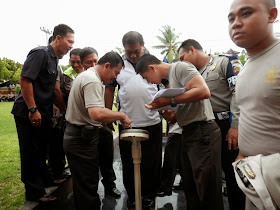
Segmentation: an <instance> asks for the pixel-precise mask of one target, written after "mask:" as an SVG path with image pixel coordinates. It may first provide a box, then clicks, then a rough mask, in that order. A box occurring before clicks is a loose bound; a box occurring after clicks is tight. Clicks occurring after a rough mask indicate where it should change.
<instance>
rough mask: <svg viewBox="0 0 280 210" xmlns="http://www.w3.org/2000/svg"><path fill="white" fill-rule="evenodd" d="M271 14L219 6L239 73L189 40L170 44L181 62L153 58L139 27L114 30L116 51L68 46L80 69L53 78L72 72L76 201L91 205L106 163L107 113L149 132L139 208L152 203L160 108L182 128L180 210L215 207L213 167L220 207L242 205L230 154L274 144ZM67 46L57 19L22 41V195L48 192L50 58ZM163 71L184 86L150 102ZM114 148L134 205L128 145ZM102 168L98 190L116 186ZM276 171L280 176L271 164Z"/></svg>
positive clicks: (54, 93) (261, 7)
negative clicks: (47, 34) (45, 41)
mask: <svg viewBox="0 0 280 210" xmlns="http://www.w3.org/2000/svg"><path fill="white" fill-rule="evenodd" d="M276 17H277V9H276V8H275V1H274V0H257V1H256V0H234V1H233V3H232V5H231V7H230V12H229V15H228V19H229V35H230V37H231V39H232V41H233V42H234V43H235V44H236V45H238V46H240V47H244V48H245V49H246V50H247V53H248V56H249V60H248V61H247V63H246V65H245V66H244V67H243V68H242V70H241V67H242V65H241V64H240V62H239V61H238V58H237V57H236V56H233V55H228V54H224V55H219V56H214V55H207V54H206V53H204V52H203V48H202V46H201V45H200V44H199V43H198V42H197V41H196V40H193V39H188V40H186V41H184V42H183V43H182V44H181V46H180V47H179V49H178V54H179V58H180V62H175V63H172V64H169V63H164V62H161V61H160V60H158V59H157V58H156V57H155V56H153V55H150V54H149V52H148V50H147V49H146V48H145V47H144V39H143V37H142V35H141V34H140V33H139V32H136V31H129V32H128V33H126V34H125V35H124V36H123V39H122V43H123V47H124V55H123V56H122V57H121V56H120V55H119V54H118V53H116V52H108V53H106V54H105V55H104V56H102V57H101V58H100V59H99V60H98V54H97V52H96V53H93V54H92V55H90V56H88V54H87V51H90V48H86V49H82V50H78V51H79V53H77V54H74V52H75V51H74V50H73V57H71V56H72V54H70V63H71V62H72V64H73V68H74V70H75V68H76V67H77V68H78V65H80V64H85V65H83V69H84V70H86V71H83V72H81V73H79V72H77V73H79V75H75V72H74V71H72V72H71V71H70V70H69V71H66V72H65V73H64V74H65V75H66V76H67V77H68V78H67V77H64V82H66V83H67V82H70V80H73V82H71V83H72V84H71V89H70V88H68V89H67V88H66V92H65V94H66V95H64V96H67V95H68V94H69V97H68V103H67V108H66V115H65V119H66V128H65V132H64V138H63V147H64V151H65V154H66V157H67V160H68V163H69V166H70V170H71V173H72V178H73V193H74V201H75V207H76V209H83V210H84V209H100V205H101V204H100V199H99V195H98V193H97V189H98V182H99V168H100V169H102V166H103V167H104V165H103V164H105V163H104V160H105V158H106V157H105V156H104V154H102V153H105V152H104V151H106V150H107V149H108V148H110V149H109V153H108V154H112V130H111V129H110V128H112V123H113V122H115V121H119V132H121V131H122V130H123V129H129V128H137V129H144V130H147V131H148V132H149V140H148V141H145V142H142V143H141V147H142V161H141V188H142V205H143V207H144V208H152V207H154V205H155V203H154V201H155V197H156V196H157V195H158V193H159V192H160V191H164V190H165V189H162V188H160V185H161V180H160V177H161V166H162V162H161V160H162V156H161V155H162V127H161V117H160V113H161V114H162V116H163V117H164V118H165V119H166V120H167V121H168V122H177V124H178V125H179V126H180V128H181V129H182V134H181V136H182V139H181V145H180V146H179V147H180V154H181V156H180V161H181V169H182V179H183V189H184V193H185V198H186V203H187V209H188V210H197V209H211V210H212V209H213V210H214V209H215V210H219V209H223V208H224V207H223V197H222V178H221V175H222V170H223V171H224V173H225V179H226V184H227V190H228V198H229V205H230V209H231V210H232V209H239V210H240V209H245V195H244V193H243V192H242V191H241V190H240V189H239V187H238V185H237V183H236V180H235V176H234V169H233V167H232V163H233V162H234V161H235V160H239V159H241V158H245V157H247V156H254V155H257V154H262V155H270V154H274V153H279V152H280V144H279V136H280V133H279V132H280V130H279V124H280V122H279V120H280V113H279V110H280V103H279V96H280V92H279V87H280V85H279V81H280V72H279V71H280V70H279V69H280V66H279V65H280V64H279V62H278V60H277V56H278V55H279V43H280V42H279V40H278V39H276V38H275V36H274V34H273V26H272V24H273V23H274V21H275V20H276ZM260 31H261V32H262V33H259V32H260ZM73 44H74V31H73V30H72V29H71V28H70V27H69V26H67V25H64V24H60V25H58V26H56V27H55V28H54V33H53V41H52V42H51V44H50V45H48V46H47V47H38V48H35V49H33V50H31V51H30V53H29V54H28V57H27V60H26V61H25V63H24V66H23V69H22V73H21V77H20V84H21V92H20V93H19V95H18V97H17V99H16V101H15V104H14V107H13V110H12V113H13V114H14V118H15V122H16V127H17V132H18V137H19V143H20V154H21V166H22V181H23V183H24V184H25V190H26V199H27V200H37V201H38V200H40V201H53V200H55V198H54V197H51V196H47V195H45V193H46V192H45V189H44V187H46V186H47V185H48V184H49V182H50V179H49V177H48V176H47V174H48V173H47V171H46V170H47V167H46V159H45V154H46V153H45V148H46V147H45V144H46V143H47V136H48V135H47V133H48V129H49V122H48V120H49V119H50V118H51V117H52V113H53V103H55V105H56V106H58V108H59V109H60V110H64V108H63V104H62V101H63V100H61V98H62V94H61V93H59V90H58V88H57V87H56V83H59V80H58V82H56V78H57V74H58V72H57V65H58V64H57V61H58V59H61V58H62V57H63V55H65V54H66V53H67V52H68V51H69V50H70V49H71V48H72V45H73ZM83 50H84V51H83ZM85 51H86V52H85ZM71 52H72V51H71ZM75 56H76V57H75ZM78 57H79V58H78ZM71 58H72V60H71ZM79 59H80V61H79ZM86 60H87V61H86ZM182 61H184V62H182ZM79 62H80V63H79ZM75 65H76V67H75ZM256 73H257V74H256ZM69 79H70V80H69ZM163 79H165V80H168V83H169V86H170V87H173V88H186V92H185V93H183V94H181V95H178V96H175V97H171V98H166V97H159V98H157V99H154V100H153V96H154V95H155V93H156V92H157V91H158V89H159V87H158V85H159V84H160V83H161V82H162V80H163ZM115 87H118V100H119V111H118V112H114V111H112V103H113V98H114V91H115ZM53 98H54V99H55V100H54V102H53V100H52V99H53ZM168 105H171V106H172V107H178V109H177V111H176V112H173V111H170V110H164V111H162V110H161V111H160V112H158V111H157V110H160V109H161V107H165V106H168ZM106 139H109V140H108V143H105V141H106ZM102 144H104V145H103V147H102V146H101V145H102ZM119 146H120V155H121V161H122V165H123V183H124V186H125V189H126V192H127V195H128V199H127V207H128V208H133V207H134V206H135V193H134V180H133V177H134V175H133V174H134V170H133V161H132V157H131V142H127V141H120V142H119ZM106 154H107V153H106ZM111 159H112V157H111ZM102 162H103V163H102ZM107 165H108V164H107ZM109 165H112V160H110V161H109ZM35 166H36V167H35ZM173 167H175V166H173ZM110 173H111V172H109V171H108V170H107V171H106V169H105V172H104V173H102V170H101V174H102V176H103V180H104V181H102V182H103V184H104V187H105V193H106V187H107V189H108V191H109V192H108V193H111V194H119V192H118V191H117V189H116V188H115V185H114V184H112V183H113V181H114V175H110V176H109V177H111V178H112V177H113V178H112V179H111V181H110V182H107V183H106V178H105V177H106V176H107V175H108V174H110ZM277 173H278V177H279V176H280V174H279V170H278V171H277ZM112 190H113V191H112ZM167 190H168V189H166V192H163V193H164V194H165V195H169V194H170V191H167ZM279 192H280V190H279ZM279 196H280V193H279ZM254 208H256V205H254V199H252V198H251V197H250V199H248V197H246V209H254ZM278 208H279V206H278Z"/></svg>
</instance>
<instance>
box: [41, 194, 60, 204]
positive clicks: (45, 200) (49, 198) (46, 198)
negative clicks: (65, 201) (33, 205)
mask: <svg viewBox="0 0 280 210" xmlns="http://www.w3.org/2000/svg"><path fill="white" fill-rule="evenodd" d="M55 200H56V197H53V196H50V195H44V196H43V197H42V198H39V199H38V202H41V203H48V202H53V201H55Z"/></svg>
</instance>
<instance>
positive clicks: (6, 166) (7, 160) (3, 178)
mask: <svg viewBox="0 0 280 210" xmlns="http://www.w3.org/2000/svg"><path fill="white" fill-rule="evenodd" d="M12 106H13V102H0V209H11V210H15V209H20V207H21V206H22V205H23V204H24V203H25V198H24V185H23V184H22V182H21V181H20V156H19V145H18V138H17V132H16V127H15V122H14V118H13V115H12V114H11V109H12Z"/></svg>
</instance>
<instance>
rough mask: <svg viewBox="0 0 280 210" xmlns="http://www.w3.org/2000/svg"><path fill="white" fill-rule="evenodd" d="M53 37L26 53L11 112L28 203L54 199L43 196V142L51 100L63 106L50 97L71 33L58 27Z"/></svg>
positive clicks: (47, 182) (45, 178)
mask: <svg viewBox="0 0 280 210" xmlns="http://www.w3.org/2000/svg"><path fill="white" fill-rule="evenodd" d="M53 37H54V41H53V42H52V43H51V44H50V45H48V46H44V47H37V48H35V49H32V50H31V51H30V52H29V54H28V56H27V59H26V61H25V63H24V65H23V68H22V72H21V77H20V85H21V91H20V93H19V94H18V96H17V98H16V101H15V103H14V106H13V109H12V114H14V118H15V123H16V127H17V133H18V138H19V146H20V157H21V180H22V182H23V183H24V185H25V197H26V200H32V201H46V202H48V201H53V200H55V199H56V198H55V197H51V196H46V195H45V193H46V191H45V189H44V187H46V186H49V185H50V184H52V180H51V179H50V178H49V175H48V172H47V165H46V142H47V138H48V131H49V128H50V126H49V120H50V118H51V117H52V111H53V98H55V99H56V102H57V103H56V104H57V105H58V106H59V108H62V106H63V105H62V104H61V102H62V101H63V99H62V98H58V97H54V88H55V82H56V76H57V63H58V59H61V58H62V57H63V56H64V55H65V54H67V53H68V51H69V50H70V49H71V48H72V45H73V44H74V31H73V30H72V29H71V28H70V27H69V26H67V25H64V24H59V25H57V26H56V27H55V28H54V30H53Z"/></svg>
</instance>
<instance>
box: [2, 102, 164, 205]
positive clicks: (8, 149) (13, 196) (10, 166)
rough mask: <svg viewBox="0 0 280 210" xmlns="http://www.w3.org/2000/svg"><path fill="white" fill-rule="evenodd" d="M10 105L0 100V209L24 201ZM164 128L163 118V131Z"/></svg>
mask: <svg viewBox="0 0 280 210" xmlns="http://www.w3.org/2000/svg"><path fill="white" fill-rule="evenodd" d="M12 106H13V102H0V160H1V161H0V209H5V210H6V209H7V210H15V209H20V208H21V206H22V205H24V204H25V203H26V200H25V196H24V192H25V190H24V185H23V183H22V182H21V180H20V177H21V175H20V155H19V144H18V137H17V132H16V126H15V122H14V118H13V115H12V114H11V110H12ZM113 110H114V111H116V108H115V107H113ZM165 130H166V122H165V120H163V133H164V132H165ZM117 132H118V126H115V131H114V134H115V133H117Z"/></svg>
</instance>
